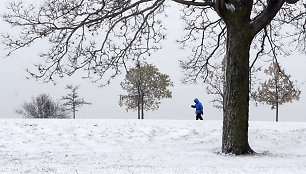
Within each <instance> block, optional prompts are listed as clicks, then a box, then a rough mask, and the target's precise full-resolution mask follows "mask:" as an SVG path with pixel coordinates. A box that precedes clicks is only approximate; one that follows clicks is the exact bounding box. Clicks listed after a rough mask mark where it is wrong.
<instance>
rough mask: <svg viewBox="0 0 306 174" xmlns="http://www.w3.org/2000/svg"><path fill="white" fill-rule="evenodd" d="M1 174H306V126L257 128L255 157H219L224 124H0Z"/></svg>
mask: <svg viewBox="0 0 306 174" xmlns="http://www.w3.org/2000/svg"><path fill="white" fill-rule="evenodd" d="M0 126H1V129H0V147H1V150H0V166H1V167H0V173H1V174H6V173H33V174H37V173H40V174H42V173H60V174H62V173H63V174H70V173H71V174H90V173H99V174H104V173H105V174H109V173H114V174H121V173H154V174H155V173H157V174H158V173H160V174H164V173H167V174H174V173H175V174H176V173H178V174H183V173H184V174H186V173H187V174H189V173H190V174H193V173H194V174H196V173H220V174H221V173H230V174H231V173H233V174H234V173H235V174H236V173H254V174H255V173H256V174H257V173H271V174H272V173H278V174H282V173H284V174H285V173H286V174H288V173H289V174H290V173H298V174H301V173H306V172H305V171H306V148H305V147H306V136H305V135H306V123H305V122H303V123H290V122H288V123H275V122H250V127H249V141H250V145H251V147H252V148H253V149H254V150H255V151H257V152H258V154H257V155H253V156H233V155H224V154H222V153H220V147H221V137H222V121H206V120H205V121H191V120H190V121H184V120H180V121H169V120H142V121H140V120H26V119H24V120H1V121H0Z"/></svg>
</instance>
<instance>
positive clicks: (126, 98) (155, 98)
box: [119, 62, 173, 119]
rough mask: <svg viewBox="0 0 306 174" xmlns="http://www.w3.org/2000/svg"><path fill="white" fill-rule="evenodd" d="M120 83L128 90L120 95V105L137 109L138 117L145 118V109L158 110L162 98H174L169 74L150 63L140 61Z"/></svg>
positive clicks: (128, 108)
mask: <svg viewBox="0 0 306 174" xmlns="http://www.w3.org/2000/svg"><path fill="white" fill-rule="evenodd" d="M120 85H121V87H122V88H123V89H124V90H125V91H127V92H128V94H127V95H120V101H119V104H120V106H123V105H126V106H127V110H130V109H132V110H135V109H137V111H138V119H144V110H146V111H148V110H157V109H158V108H159V104H160V100H161V99H163V98H172V94H171V91H170V90H169V89H167V88H168V87H170V86H173V83H172V82H171V81H170V78H169V76H168V75H166V74H162V73H160V72H159V71H158V69H157V68H156V67H155V66H153V65H151V64H148V63H142V64H141V63H139V62H138V63H137V65H136V67H135V68H131V69H129V71H128V72H127V74H126V75H125V79H124V81H123V82H121V84H120ZM140 112H141V116H140Z"/></svg>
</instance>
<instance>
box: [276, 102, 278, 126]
mask: <svg viewBox="0 0 306 174" xmlns="http://www.w3.org/2000/svg"><path fill="white" fill-rule="evenodd" d="M276 122H278V102H276Z"/></svg>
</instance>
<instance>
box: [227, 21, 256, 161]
mask: <svg viewBox="0 0 306 174" xmlns="http://www.w3.org/2000/svg"><path fill="white" fill-rule="evenodd" d="M227 27H228V28H227V55H226V60H227V66H226V82H225V91H224V93H225V97H224V111H223V117H224V118H223V136H222V152H223V153H230V154H235V155H241V154H251V153H254V151H253V150H252V149H251V148H250V146H249V143H248V120H249V51H250V45H251V42H252V39H253V36H252V34H251V32H250V30H248V29H249V24H248V23H247V22H245V24H243V23H239V22H233V23H231V24H228V25H227Z"/></svg>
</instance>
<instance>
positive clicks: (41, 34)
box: [3, 0, 306, 155]
mask: <svg viewBox="0 0 306 174" xmlns="http://www.w3.org/2000/svg"><path fill="white" fill-rule="evenodd" d="M173 2H175V3H177V4H180V5H182V6H183V7H184V9H183V10H182V14H183V15H182V20H183V21H184V22H185V23H186V27H185V31H186V33H185V37H183V38H182V39H181V40H180V41H179V43H181V44H182V47H184V48H186V47H191V52H192V55H191V56H190V57H189V59H184V61H181V65H182V68H183V69H184V70H185V74H186V76H187V78H186V80H185V82H194V81H195V80H196V79H197V77H198V76H199V75H201V74H202V75H204V76H207V75H208V74H207V73H208V72H209V69H210V68H211V63H210V61H211V59H212V58H215V57H218V56H220V55H223V54H224V53H226V58H227V61H226V84H225V93H224V94H225V95H224V112H223V113H224V122H223V138H222V152H223V153H233V154H236V155H240V154H250V153H253V152H254V151H253V150H252V149H251V148H250V146H249V143H248V119H249V115H248V113H249V69H250V68H251V67H252V66H253V65H254V63H255V62H256V60H257V59H259V57H260V56H262V55H265V54H267V55H272V56H274V57H276V55H277V54H279V53H282V54H283V53H290V51H292V50H300V51H305V47H306V42H305V41H306V36H305V30H306V27H305V25H306V24H305V23H306V20H305V15H306V10H305V7H304V4H303V2H302V0H269V1H262V0H254V1H253V0H239V1H238V0H227V1H224V0H201V1H200V0H190V1H189V0H168V1H166V0H133V1H132V0H127V1H120V0H94V1H89V0H66V1H57V0H49V1H47V0H45V1H43V2H42V3H41V5H39V6H38V5H26V4H25V2H22V1H20V2H18V3H16V2H15V3H11V4H10V6H9V10H10V12H9V13H8V14H5V15H3V18H4V20H5V21H6V22H8V23H10V24H12V25H13V26H17V27H21V29H22V32H21V33H20V34H21V35H20V36H19V37H16V38H14V37H13V35H9V34H8V35H6V34H4V35H3V39H4V41H3V42H4V44H6V45H7V46H8V48H9V49H10V50H11V51H10V52H9V53H8V54H11V53H12V52H14V51H15V50H18V49H20V48H23V47H27V46H30V45H31V44H32V43H33V42H35V41H36V40H39V39H41V38H46V39H48V41H49V43H50V44H51V48H50V50H49V52H46V53H44V54H42V55H41V56H42V57H44V58H45V59H46V62H44V63H42V64H39V65H37V70H38V71H37V72H31V73H32V75H33V76H34V77H37V78H41V77H43V78H45V79H46V80H52V77H53V76H55V75H56V74H57V75H59V76H64V75H72V74H73V73H74V72H75V71H76V70H78V69H85V70H86V71H87V72H88V77H91V78H93V80H94V81H96V80H102V81H101V83H102V84H108V83H109V82H110V80H111V79H113V78H114V77H115V76H116V75H118V74H120V73H121V69H122V67H124V68H125V69H127V68H126V67H127V64H128V63H129V61H128V60H131V59H133V58H134V57H139V56H141V55H144V54H151V52H152V51H154V50H158V49H159V48H160V46H159V43H160V41H162V40H164V39H165V29H164V26H163V25H162V23H161V20H160V19H161V18H162V16H161V15H164V14H165V10H166V7H167V3H168V4H170V3H173ZM291 4H294V5H291ZM172 5H173V4H171V6H172ZM171 6H169V8H170V7H171ZM215 14H217V15H215ZM288 27H290V32H288V31H286V28H288ZM284 38H291V39H290V40H289V39H284ZM252 43H253V44H252ZM286 43H289V44H290V45H293V46H291V47H290V48H292V50H289V51H286V50H284V49H283V48H285V47H286V45H287V44H286ZM251 44H252V45H251ZM284 46H285V47H284ZM251 48H254V49H255V50H257V56H256V57H253V58H252V57H251V58H250V56H249V53H250V49H251Z"/></svg>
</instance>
